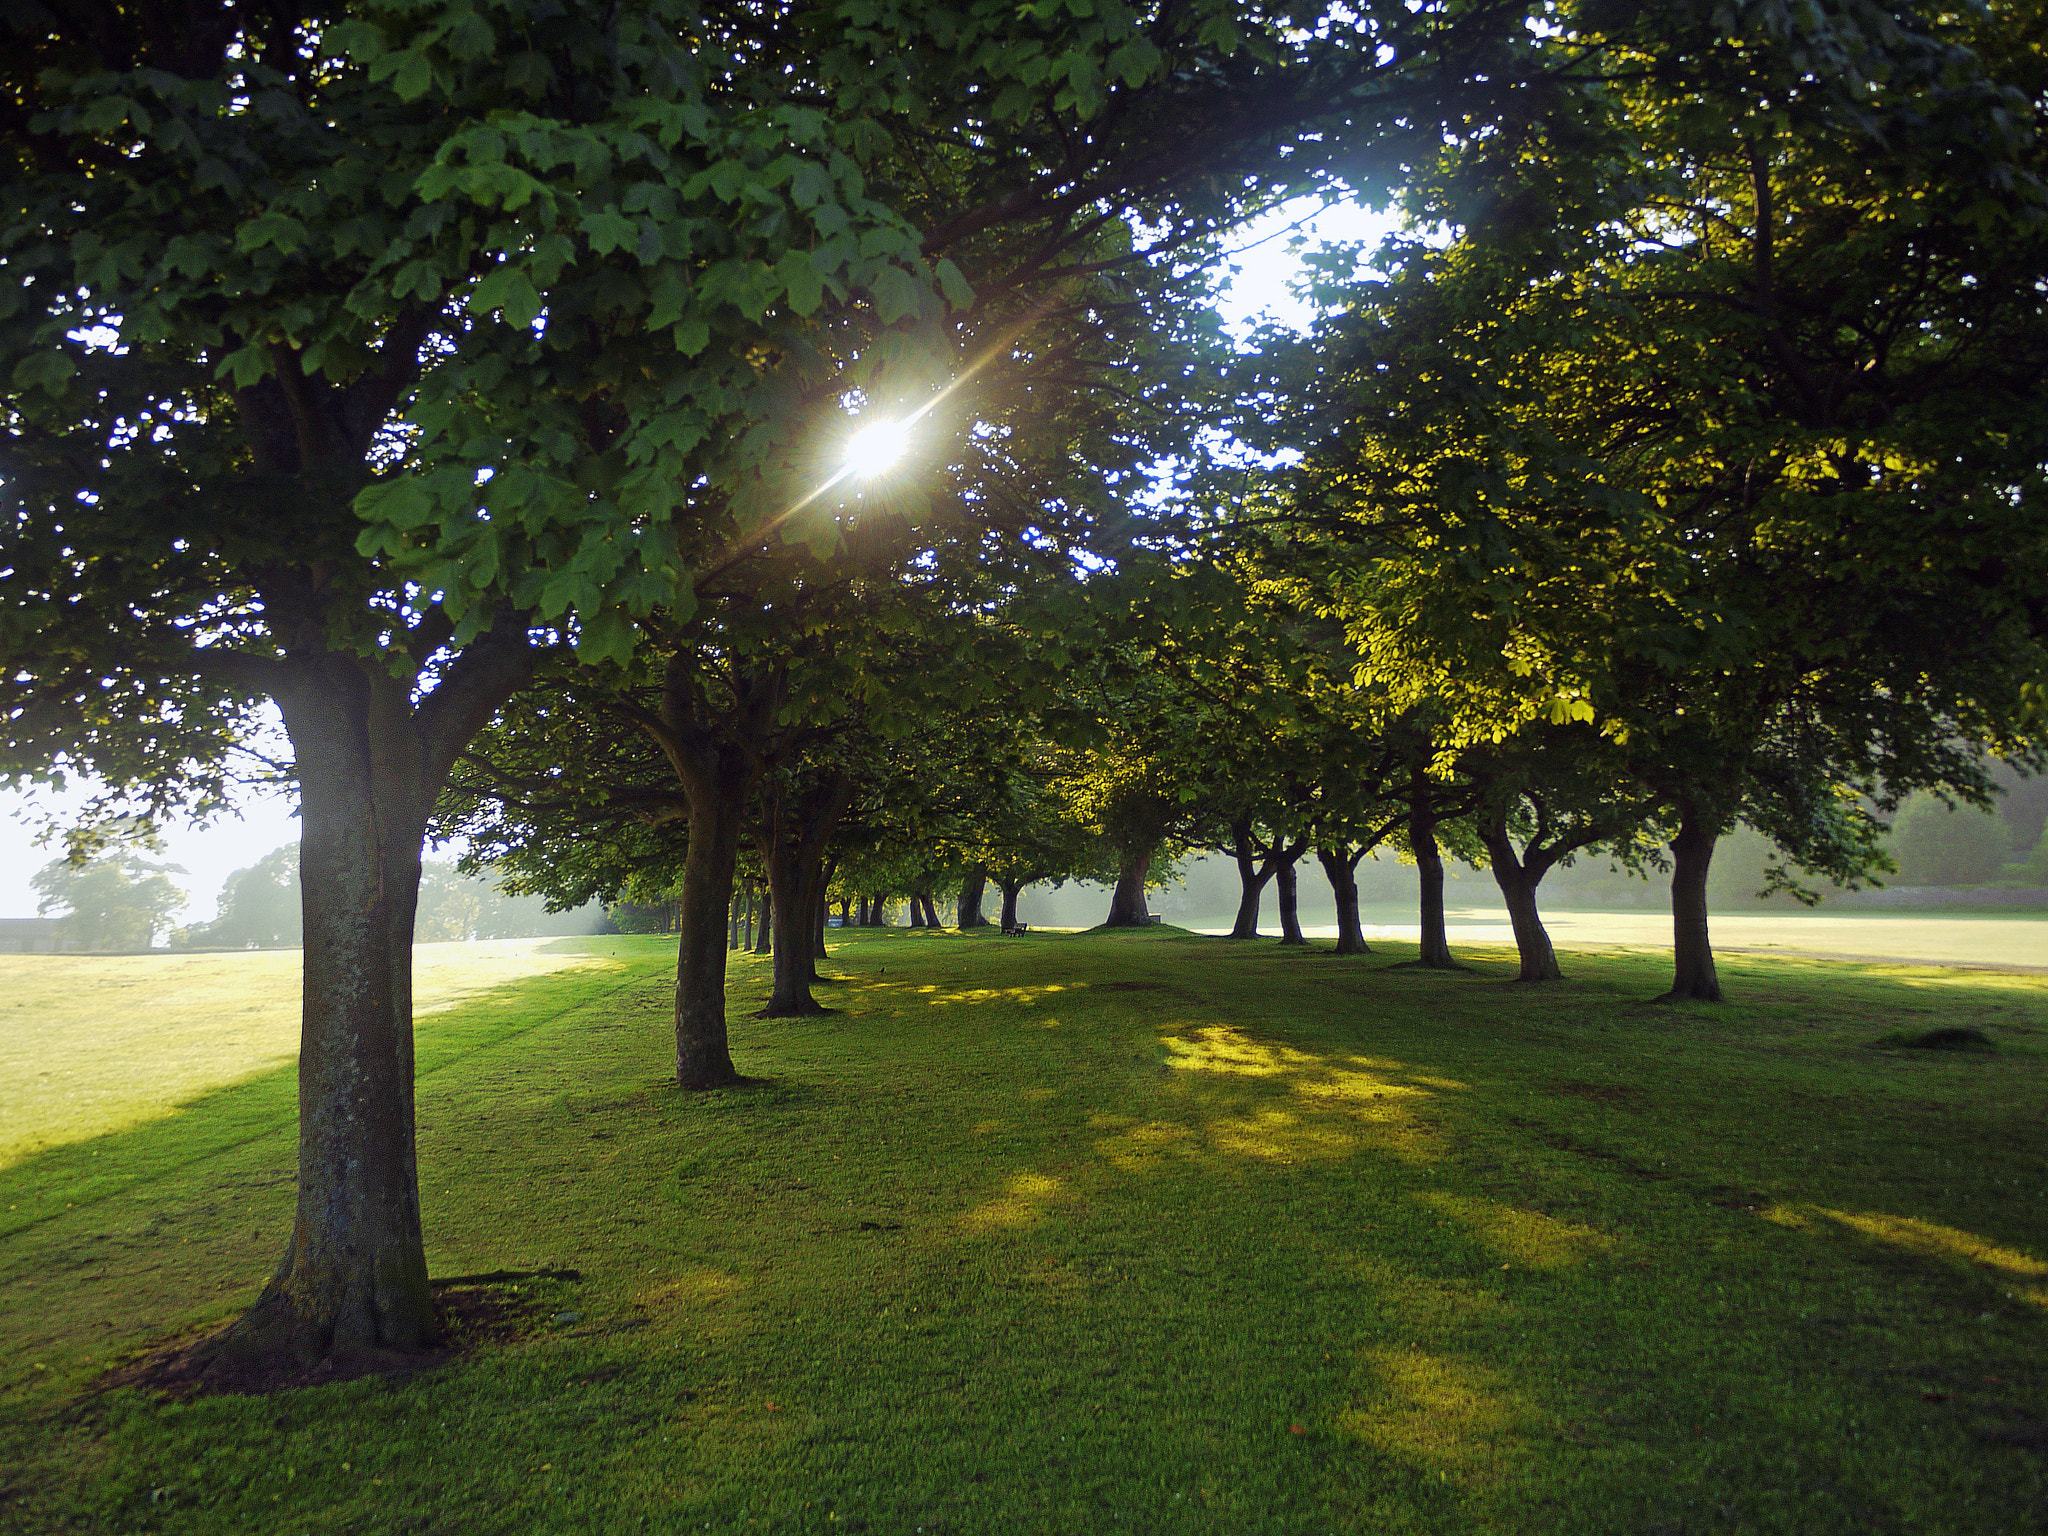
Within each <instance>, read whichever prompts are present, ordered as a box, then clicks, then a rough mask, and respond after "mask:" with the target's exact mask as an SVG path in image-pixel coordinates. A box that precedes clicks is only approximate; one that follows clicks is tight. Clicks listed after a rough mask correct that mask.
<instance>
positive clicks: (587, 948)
mask: <svg viewBox="0 0 2048 1536" xmlns="http://www.w3.org/2000/svg"><path fill="white" fill-rule="evenodd" d="M604 953H605V946H604V945H603V944H602V943H577V942H571V943H566V944H564V943H558V942H556V941H555V940H552V939H487V940H485V941H484V942H482V943H479V944H422V945H419V946H418V947H417V948H416V949H415V950H414V951H413V1004H414V1010H415V1012H417V1013H420V1014H428V1013H436V1012H439V1011H440V1010H441V1009H443V1008H446V1007H450V1006H452V1005H453V1004H455V1003H457V1002H460V1001H461V1000H462V999H463V998H465V997H473V996H475V995H476V994H478V993H480V992H484V991H488V990H490V989H492V988H494V987H500V986H503V985H504V984H505V983H506V982H509V981H515V980H518V979H520V978H522V977H526V976H543V975H546V974H548V973H549V972H551V971H558V970H563V969H567V968H570V967H575V966H583V965H589V964H592V963H596V962H597V961H599V960H600V958H601V957H602V955H603V954H604ZM0 998H4V999H5V1001H4V1003H0V1168H5V1167H6V1166H7V1165H8V1164H10V1163H13V1162H15V1161H17V1160H19V1159H20V1158H22V1157H24V1156H26V1155H27V1154H28V1153H30V1152H34V1151H37V1150H40V1149H43V1148H47V1147H53V1146H58V1145H61V1144H62V1143H64V1142H68V1141H78V1140H81V1139H83V1138H85V1137H88V1136H100V1135H104V1134H106V1133H107V1132H109V1131H118V1130H121V1129H122V1128H124V1127H126V1126H129V1125H133V1124H135V1123H137V1122H139V1121H142V1120H148V1119H154V1118H156V1117H158V1116H160V1115H163V1114H165V1113H167V1112H169V1111H172V1110H174V1109H175V1108H176V1107H177V1106H178V1105H180V1104H182V1103H184V1102H185V1101H186V1100H188V1099H190V1098H192V1097H194V1096H195V1095H198V1094H201V1093H205V1092H207V1091H208V1090H210V1089H214V1088H221V1087H225V1086H226V1085H227V1084H229V1083H236V1082H240V1081H242V1080H243V1079H244V1078H248V1077H251V1076H254V1075H256V1074H258V1073H261V1072H263V1071H265V1070H266V1069H270V1068H275V1067H279V1066H284V1065H289V1064H290V1063H291V1062H293V1061H296V1060H297V1059H298V1054H299V952H298V951H297V950H296V949H273V950H257V951H248V952H243V953H239V954H236V953H209V954H190V955H180V954H166V955H0Z"/></svg>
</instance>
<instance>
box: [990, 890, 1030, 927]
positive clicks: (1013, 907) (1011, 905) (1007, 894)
mask: <svg viewBox="0 0 2048 1536" xmlns="http://www.w3.org/2000/svg"><path fill="white" fill-rule="evenodd" d="M996 883H997V884H998V885H1000V886H1001V887H1002V888H1003V926H1004V927H1005V928H1015V927H1016V926H1017V893H1018V892H1019V891H1021V890H1023V889H1024V882H1023V881H1022V880H999V881H997V882H996Z"/></svg>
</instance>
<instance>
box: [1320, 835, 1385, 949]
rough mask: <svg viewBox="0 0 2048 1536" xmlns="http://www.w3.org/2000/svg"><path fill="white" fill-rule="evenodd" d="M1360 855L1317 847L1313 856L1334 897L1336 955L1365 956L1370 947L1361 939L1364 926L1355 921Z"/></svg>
mask: <svg viewBox="0 0 2048 1536" xmlns="http://www.w3.org/2000/svg"><path fill="white" fill-rule="evenodd" d="M1362 856H1363V855H1361V854H1352V855H1350V856H1349V857H1347V856H1346V855H1344V854H1342V853H1340V852H1338V851H1337V850H1336V849H1334V848H1318V849H1317V850H1316V857H1317V858H1318V859H1320V860H1321V861H1322V865H1323V873H1324V874H1326V875H1328V876H1329V877H1330V894H1331V895H1333V896H1335V897H1336V898H1337V953H1338V954H1340V955H1369V954H1371V953H1372V946H1371V945H1370V944H1368V943H1366V942H1365V929H1364V928H1363V927H1361V926H1360V925H1359V921H1358V860H1359V858H1361V857H1362Z"/></svg>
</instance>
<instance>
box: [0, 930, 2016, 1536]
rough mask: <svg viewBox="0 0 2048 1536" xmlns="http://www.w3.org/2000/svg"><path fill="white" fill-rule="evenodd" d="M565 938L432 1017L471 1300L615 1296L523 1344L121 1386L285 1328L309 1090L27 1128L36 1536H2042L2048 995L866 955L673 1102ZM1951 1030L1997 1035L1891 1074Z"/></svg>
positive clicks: (617, 1003) (1, 1192)
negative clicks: (267, 1384)
mask: <svg viewBox="0 0 2048 1536" xmlns="http://www.w3.org/2000/svg"><path fill="white" fill-rule="evenodd" d="M555 942H557V943H568V944H571V945H572V946H580V948H581V954H580V959H581V961H582V963H580V964H579V965H577V966H575V967H573V968H570V969H564V970H561V971H558V972H556V973H554V974H550V975H545V976H535V977H528V978H526V979H522V980H517V981H514V982H510V983H508V984H506V985H505V986H503V987H500V988H498V989H496V990H492V991H487V992H484V993H482V994H479V995H473V996H471V997H469V998H467V999H466V1000H464V1001H461V1002H459V1003H457V1004H456V1005H454V1006H452V1007H449V1008H446V1009H444V1010H443V1011H441V1012H438V1013H434V1014H431V1015H429V1016H427V1017H425V1018H423V1019H422V1021H421V1024H420V1072H421V1077H420V1091H419V1106H420V1110H419V1113H420V1122H421V1143H422V1183H423V1195H424V1199H425V1203H426V1217H427V1224H428V1234H429V1249H430V1258H431V1261H432V1267H433V1270H434V1272H435V1273H436V1274H439V1275H454V1274H466V1273H475V1272H480V1271H487V1270H495V1269H500V1268H505V1269H518V1270H529V1271H530V1270H537V1269H542V1268H573V1269H575V1270H577V1271H579V1272H580V1274H581V1279H580V1280H579V1281H576V1282H569V1281H562V1280H539V1281H529V1282H526V1283H525V1284H524V1285H523V1287H522V1289H521V1290H520V1292H519V1293H518V1297H517V1299H518V1301H519V1302H520V1303H521V1304H523V1305H525V1306H527V1307H528V1308H529V1309H530V1311H529V1316H530V1318H531V1320H532V1327H531V1332H530V1333H529V1335H528V1336H527V1337H525V1338H524V1339H522V1340H521V1341H519V1342H517V1343H514V1344H508V1345H498V1346H491V1347H488V1348H485V1349H483V1350H481V1351H479V1352H477V1353H476V1354H474V1355H472V1356H470V1357H468V1358H466V1359H464V1360H462V1361H461V1362H459V1363H457V1364H454V1365H452V1366H449V1367H447V1368H445V1369H443V1370H441V1371H438V1372H435V1373H431V1374H429V1375H425V1376H420V1377H414V1378H410V1379H406V1380H401V1381H393V1382H382V1381H374V1380H372V1381H360V1382H354V1383H348V1384H344V1385H338V1386H329V1387H322V1388H318V1389H314V1390H309V1391H303V1392H298V1393H294V1394H289V1395H287V1396H284V1397H280V1398H273V1399H265V1400H254V1399H210V1400H199V1401H194V1402H189V1403H182V1404H180V1403H165V1402H156V1401H152V1400H149V1399H147V1398H145V1397H143V1396H142V1395H140V1394H138V1393H135V1392H133V1391H118V1392H112V1393H105V1394H94V1393H91V1392H90V1391H89V1390H88V1389H89V1387H90V1385H91V1383H92V1381H93V1379H94V1378H95V1377H96V1376H97V1375H98V1374H99V1373H100V1372H102V1371H103V1370H104V1369H105V1368H106V1367H107V1366H108V1365H109V1364H110V1363H112V1362H114V1361H117V1360H119V1359H121V1358H123V1357H124V1356H126V1355H128V1354H129V1353H131V1352H133V1351H135V1350H136V1349H138V1348H139V1347H140V1346H142V1345H143V1344H145V1343H147V1342H148V1341H151V1340H155V1339H160V1338H162V1337H164V1336H166V1335H168V1334H172V1333H176V1332H178V1331H180V1330H184V1329H190V1328H196V1327H199V1326H203V1325H206V1324H208V1323H211V1322H213V1321H215V1320H218V1319H220V1318H223V1317H225V1316H227V1315H229V1314H230V1313H232V1311H233V1310H234V1309H235V1308H237V1307H239V1306H241V1305H244V1304H246V1302H247V1301H248V1300H249V1299H250V1298H251V1297H252V1295H253V1293H254V1290H255V1287H256V1285H257V1283H258V1282H259V1280H260V1278H261V1276H262V1274H263V1273H264V1271H265V1269H266V1268H267V1266H268V1265H269V1264H270V1263H271V1262H272V1261H273V1259H274V1257H275V1254H276V1252H277V1250H278V1248H279V1246H280V1244H281V1243H282V1240H283V1237H284V1233H285V1230H286V1227H287V1224H288V1222H289V1219H290V1213H291V1188H292V1183H291V1153H292V1145H293V1142H292V1122H291V1110H292V1081H291V1074H290V1072H289V1070H288V1069H285V1068H278V1067H273V1068H271V1069H269V1070H266V1071H260V1072H258V1073H257V1074H256V1075H254V1076H251V1077H248V1078H246V1079H244V1080H242V1081H238V1082H233V1083H231V1084H228V1085H226V1086H220V1087H216V1088H213V1089H211V1090H210V1091H208V1092H206V1093H205V1094H203V1095H202V1096H201V1097H199V1098H197V1099H196V1100H194V1101H191V1102H188V1103H187V1104H185V1105H184V1107H182V1108H181V1109H179V1110H178V1111H177V1112H176V1113H171V1114H153V1115H142V1116H131V1117H130V1119H129V1120H128V1121H127V1123H125V1124H124V1126H123V1127H122V1128H121V1129H119V1130H116V1131H113V1132H111V1133H109V1134H105V1135H100V1136H96V1137H91V1138H89V1139H84V1140H65V1139H63V1137H61V1136H60V1137H46V1138H44V1139H46V1140H49V1141H51V1142H52V1143H53V1144H52V1145H50V1146H48V1147H47V1148H46V1149H45V1150H42V1151H38V1152H34V1153H32V1154H30V1155H28V1156H25V1157H21V1158H18V1159H17V1160H16V1161H15V1162H14V1163H13V1164H12V1166H9V1167H6V1168H5V1169H4V1170H0V1206H4V1207H5V1210H4V1213H0V1303H4V1305H0V1485H4V1487H0V1529H19V1530H24V1531H35V1532H43V1531H57V1530H90V1531H108V1532H114V1531H119V1532H132V1531H144V1530H147V1531H162V1532H206V1533H211V1532H222V1531H244V1530H246V1531H261V1532H277V1533H292V1532H303V1533H325V1532H359V1533H383V1532H411V1533H419V1536H425V1533H430V1532H438V1533H455V1532H463V1533H469V1532H506V1533H513V1532H521V1533H523V1532H556V1531H561V1532H569V1531H575V1532H593V1533H595V1532H607V1533H608V1532H615V1531H637V1530H650V1531H664V1532H667V1531H677V1532H680V1531H698V1530H715V1531H731V1532H754V1531H791V1532H794V1531H805V1532H813V1531H817V1532H824V1531H843V1530H870V1531H886V1532H898V1531H901V1532H906V1533H910V1532H917V1531H923V1532H928V1533H937V1532H954V1533H980V1532H996V1531H1003V1532H1007V1531H1061V1532H1110V1531H1162V1532H1167V1531H1200V1532H1219V1533H1225V1532H1231V1533H1235V1532H1323V1531H1359V1532H1368V1531H1369V1532H1444V1533H1463V1532H1539V1531H1541V1532H1559V1533H1579V1532H1590V1533H1602V1532H1616V1533H1621V1532H1631V1533H1644V1536H1648V1533H1653V1532H1664V1533H1677V1532H1693V1531H1700V1532H1741V1531H1772V1532H1799V1533H1822V1532H1843V1533H1847V1532H1858V1533H1862V1532H1869V1531H1884V1532H1896V1533H1914V1536H1919V1533H1937V1532H2014V1533H2031V1532H2038V1531H2040V1530H2042V1529H2044V1528H2048V1350H2044V1341H2048V1262H2044V1261H2048V1201H2044V1199H2043V1194H2044V1189H2048V1177H2044V1175H2048V1147H2044V1136H2043V1107H2044V1104H2048V1092H2044V1089H2048V1053H2044V1050H2043V1047H2044V1046H2048V982H2044V980H2043V979H2041V978H2036V977H2031V976H2005V975H1998V974H1994V973H1986V972H1952V971H1941V970H1937V969H1931V968H1920V969H1913V968H1894V969H1877V968H1858V967H1851V966H1845V965H1840V964H1834V963H1829V962H1824V961H1817V960H1810V959H1808V960H1800V959H1792V958H1778V957H1757V958H1748V959H1736V960H1731V961H1729V962H1727V963H1726V964H1725V965H1724V979H1725V980H1726V981H1727V982H1728V983H1729V985H1730V989H1731V992H1732V993H1733V995H1734V996H1735V998H1736V999H1737V1001H1735V1002H1732V1003H1730V1004H1728V1005H1726V1006H1723V1007H1720V1008H1711V1007H1705V1006H1691V1005H1689V1006H1684V1007H1678V1008H1671V1007H1659V1006H1654V1005H1650V1004H1648V1003H1646V1002H1645V1001H1644V999H1646V998H1648V997H1649V996H1651V995H1652V994H1653V993H1655V992H1656V991H1658V990H1659V989H1660V988H1661V986H1662V984H1663V980H1664V972H1665V967H1666V964H1667V962H1665V961H1662V960H1659V959H1656V958H1642V957H1633V956H1626V955H1600V956H1577V957H1570V956H1568V957H1567V966H1568V969H1569V970H1570V972H1571V975H1572V978H1573V979H1572V980H1570V981H1569V982H1567V983H1564V984H1562V985H1560V986H1557V987H1554V988H1544V989H1533V990H1527V991H1524V990H1522V989H1519V988H1517V987H1515V986H1514V985H1512V984H1511V983H1509V982H1507V981H1506V980H1505V978H1506V977H1507V976H1509V975H1511V974H1512V966H1511V965H1510V964H1509V963H1508V958H1507V957H1506V956H1505V955H1503V954H1501V953H1500V952H1498V951H1494V952H1475V965H1474V969H1473V970H1472V971H1470V972H1468V973H1464V974H1454V975H1444V974H1436V973H1426V972H1418V971H1413V970H1396V969H1391V968H1390V967H1391V966H1392V964H1393V963H1394V962H1397V961H1399V960H1402V959H1406V958H1408V957H1409V954H1410V953H1411V952H1410V951H1407V950H1405V949H1403V948H1402V947H1400V946H1382V952H1381V953H1377V954H1375V955H1372V956H1367V957H1363V958H1362V959H1358V960H1339V959H1335V958H1332V957H1330V956H1328V955H1327V954H1324V953H1303V952H1301V951H1291V952H1290V951H1282V950H1280V949H1278V948H1277V947H1276V946H1273V945H1271V944H1259V945H1242V944H1232V943H1230V942H1228V941H1224V940H1218V939H1207V938H1200V937H1194V936H1186V935H1180V934H1177V933H1175V932H1173V931H1171V930H1154V931H1151V932H1148V933H1142V934H1125V935H1119V936H1095V935H1080V936H1059V935H1048V936H1045V937H1039V936H1036V935H1034V936H1033V937H1031V938H1028V939H1023V940H1005V939H999V938H994V937H983V936H974V937H961V936H958V935H923V934H909V933H905V932H901V931H898V932H893V933H891V932H884V933H874V934H865V933H864V934H859V935H855V936H853V937H851V938H850V939H848V940H847V941H846V942H845V943H843V944H842V945H840V946H839V948H838V952H837V954H836V956H835V959H834V961H833V962H832V963H831V964H830V965H829V966H828V969H829V970H833V971H836V972H837V973H838V974H839V975H840V976H841V977H842V978H843V979H842V980H840V981H839V982H837V983H835V984H833V985H831V986H828V987H826V988H823V989H821V991H822V992H823V993H824V994H826V999H827V1001H828V1002H829V1003H830V1004H831V1005H832V1006H833V1007H834V1008H836V1009H838V1010H839V1011H838V1012H836V1013H834V1014H831V1015H829V1016H826V1017H824V1018H819V1019H813V1020H804V1021H795V1022H792V1021H774V1022H768V1021H752V1020H744V1021H742V1022H741V1023H740V1024H739V1026H738V1028H737V1031H736V1038H735V1055H736V1057H737V1059H738V1060H739V1062H740V1064H741V1068H742V1070H743V1071H746V1072H748V1073H750V1074H753V1075H755V1076H757V1077H758V1078H760V1079H761V1080H762V1081H761V1082H760V1083H759V1084H758V1085H756V1086H751V1087H748V1088H745V1089H740V1090H734V1091H730V1092H723V1093H716V1094H709V1095H703V1096H699V1097H694V1098H684V1097H682V1096H680V1095H678V1094H677V1093H676V1092H675V1091H674V1090H673V1089H672V1088H671V1087H669V1086H666V1085H665V1082H664V1074H665V1071H666V1070H667V1066H668V1056H669V1050H670V1039H669V1033H668V1020H667V1007H668V1001H669V993H670V991H671V987H672V982H671V981H670V979H669V976H668V965H669V958H670V957H669V955H668V953H667V952H666V949H665V946H664V945H663V944H662V943H661V942H660V941H657V940H651V939H646V940H642V939H614V940H594V941H555ZM565 953H566V952H565ZM75 974H77V973H74V975H75ZM765 983H766V975H765V966H764V963H763V962H760V961H755V960H753V959H751V958H748V959H745V960H742V961H740V962H738V963H737V966H736V980H735V994H736V1000H737V1001H738V1002H739V1004H740V1006H741V1007H742V1008H744V1007H745V1006H746V1005H747V1000H748V999H751V998H754V997H758V996H760V995H762V994H763V993H764V992H765ZM163 990H164V989H158V991H159V992H160V993H161V992H162V991H163ZM114 1022H122V1021H114ZM1943 1026H1962V1027H1970V1028H1975V1029H1978V1030H1981V1031H1982V1032H1984V1033H1985V1034H1986V1035H1987V1036H1989V1037H1990V1038H1991V1039H1992V1040H1994V1041H1995V1042H1996V1049H1994V1050H1989V1051H1980V1052H1955V1053H1948V1052H1933V1051H1924V1050H1915V1049H1904V1048H1898V1047H1896V1046H1887V1045H1884V1044H1881V1042H1883V1041H1884V1040H1885V1039H1886V1038H1887V1037H1890V1036H1894V1035H1897V1034H1900V1033H1906V1034H1911V1033H1914V1032H1919V1031H1924V1030H1927V1029H1930V1028H1935V1027H1943ZM76 1027H77V1028H79V1029H87V1030H89V1029H93V1028H96V1027H99V1026H98V1025H96V1024H95V1023H94V1022H93V1021H90V1020H81V1021H80V1022H79V1023H78V1025H77V1026H76ZM128 1049H130V1050H132V1052H133V1060H132V1062H131V1067H132V1070H133V1071H134V1072H135V1073H136V1074H138V1075H141V1076H147V1075H148V1074H149V1073H150V1071H151V1063H150V1061H149V1052H148V1042H147V1039H146V1037H137V1038H136V1040H135V1043H134V1044H133V1045H132V1046H130V1047H128ZM8 1060H10V1061H19V1060H20V1053H19V1052H18V1051H17V1052H16V1054H15V1055H14V1056H12V1057H10V1058H8ZM10 1070H13V1071H17V1072H18V1071H19V1070H20V1068H19V1067H10ZM6 1091H7V1092H9V1093H10V1094H18V1084H11V1083H10V1084H8V1085H6ZM8 1102H9V1103H17V1102H20V1103H31V1102H33V1101H32V1100H31V1099H28V1098H25V1097H20V1096H17V1097H15V1098H11V1099H9V1100H8Z"/></svg>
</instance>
